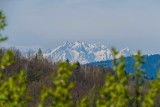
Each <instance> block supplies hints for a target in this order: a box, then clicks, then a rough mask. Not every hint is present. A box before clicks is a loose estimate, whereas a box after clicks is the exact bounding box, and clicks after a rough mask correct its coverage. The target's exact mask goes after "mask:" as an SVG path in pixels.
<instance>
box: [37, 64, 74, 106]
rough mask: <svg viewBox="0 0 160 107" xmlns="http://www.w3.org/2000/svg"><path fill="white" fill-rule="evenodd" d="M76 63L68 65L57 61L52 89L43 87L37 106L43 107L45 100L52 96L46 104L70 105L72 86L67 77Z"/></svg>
mask: <svg viewBox="0 0 160 107" xmlns="http://www.w3.org/2000/svg"><path fill="white" fill-rule="evenodd" d="M75 67H76V65H75V64H73V65H70V64H69V63H67V62H62V63H59V69H58V72H57V73H56V74H54V75H53V79H54V80H53V84H54V86H55V87H54V89H52V88H45V87H44V88H43V90H42V95H41V98H40V103H39V107H44V106H45V105H44V104H45V100H46V99H47V98H49V97H52V103H51V104H50V105H48V106H52V107H72V106H73V99H72V96H71V90H72V88H73V86H74V83H72V82H71V81H70V80H69V78H70V76H71V75H72V71H73V70H74V69H75Z"/></svg>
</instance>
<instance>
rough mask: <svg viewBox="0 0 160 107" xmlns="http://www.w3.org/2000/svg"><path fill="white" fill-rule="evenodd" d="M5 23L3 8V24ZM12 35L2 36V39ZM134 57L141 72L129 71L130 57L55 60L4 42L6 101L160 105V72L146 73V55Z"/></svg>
mask: <svg viewBox="0 0 160 107" xmlns="http://www.w3.org/2000/svg"><path fill="white" fill-rule="evenodd" d="M5 26H6V20H5V17H4V15H3V13H2V12H1V11H0V29H4V27H5ZM6 39H7V38H6V37H3V36H0V42H3V41H5V40H6ZM113 54H114V57H116V54H117V52H116V50H114V49H113ZM133 57H134V60H135V63H134V65H133V67H134V69H135V74H126V69H125V61H124V57H121V58H119V59H116V58H115V59H114V60H113V65H114V67H113V68H103V67H102V66H99V67H94V66H81V65H80V64H79V63H78V62H77V63H74V64H70V63H69V61H66V62H59V63H52V62H50V61H49V60H47V59H45V58H44V57H43V54H42V52H41V50H39V51H38V53H37V54H36V55H32V56H30V55H28V57H24V56H22V55H21V53H20V51H18V50H16V49H3V48H1V49H0V107H160V95H159V94H160V73H159V74H158V76H157V79H155V80H147V79H145V78H143V76H142V75H143V72H141V69H140V68H141V66H142V65H143V64H144V60H143V57H142V56H141V53H140V52H138V54H137V55H135V56H133Z"/></svg>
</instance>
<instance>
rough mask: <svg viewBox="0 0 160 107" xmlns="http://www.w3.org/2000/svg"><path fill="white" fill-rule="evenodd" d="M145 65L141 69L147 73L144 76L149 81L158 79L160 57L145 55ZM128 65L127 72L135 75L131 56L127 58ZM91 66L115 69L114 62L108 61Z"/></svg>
mask: <svg viewBox="0 0 160 107" xmlns="http://www.w3.org/2000/svg"><path fill="white" fill-rule="evenodd" d="M144 61H145V64H144V65H143V66H142V67H141V70H142V71H143V72H144V73H145V74H144V76H145V77H146V78H148V79H153V78H156V77H157V71H159V70H160V63H159V62H160V55H159V54H154V55H144ZM125 64H126V72H127V73H135V71H134V68H133V64H134V59H133V57H131V56H128V57H126V58H125ZM89 65H93V66H103V67H111V68H112V67H113V65H112V60H106V61H101V62H93V63H89Z"/></svg>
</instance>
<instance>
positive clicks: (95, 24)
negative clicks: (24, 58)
mask: <svg viewBox="0 0 160 107" xmlns="http://www.w3.org/2000/svg"><path fill="white" fill-rule="evenodd" d="M0 9H1V10H3V11H4V12H5V14H6V16H7V21H8V26H7V27H6V29H5V31H4V32H3V34H5V35H6V36H8V37H9V40H8V42H7V43H8V44H12V45H18V46H40V47H43V48H51V49H52V48H55V47H57V46H59V45H60V44H63V43H64V42H65V41H85V42H88V43H103V44H105V45H107V46H109V47H111V46H114V47H116V48H118V49H121V48H125V47H129V48H130V49H131V50H137V49H141V50H143V52H147V53H160V0H0Z"/></svg>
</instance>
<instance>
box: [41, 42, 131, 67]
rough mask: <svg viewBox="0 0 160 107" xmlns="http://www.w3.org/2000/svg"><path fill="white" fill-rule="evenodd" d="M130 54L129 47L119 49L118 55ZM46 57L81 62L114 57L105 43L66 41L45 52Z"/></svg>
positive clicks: (53, 59) (54, 59)
mask: <svg viewBox="0 0 160 107" xmlns="http://www.w3.org/2000/svg"><path fill="white" fill-rule="evenodd" d="M122 55H123V56H125V57H127V56H130V55H132V53H131V52H130V50H129V48H125V49H122V50H120V51H119V54H118V56H117V57H120V56H122ZM44 56H45V57H46V58H49V59H50V60H52V61H54V62H56V61H59V60H62V61H65V60H67V59H68V60H69V61H70V62H76V61H78V62H80V63H81V64H86V63H91V62H99V61H106V60H110V59H113V55H112V52H111V49H110V48H108V47H107V46H105V45H103V44H87V43H85V42H79V41H77V42H66V43H64V44H63V45H61V46H59V47H57V48H56V49H54V50H50V51H48V52H47V53H44Z"/></svg>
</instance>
